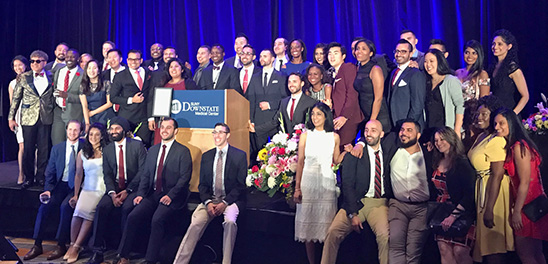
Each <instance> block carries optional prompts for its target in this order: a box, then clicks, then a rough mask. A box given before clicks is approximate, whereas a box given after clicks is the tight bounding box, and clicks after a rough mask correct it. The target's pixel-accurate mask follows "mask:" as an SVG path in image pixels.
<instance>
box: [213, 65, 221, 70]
mask: <svg viewBox="0 0 548 264" xmlns="http://www.w3.org/2000/svg"><path fill="white" fill-rule="evenodd" d="M220 69H221V67H219V66H215V65H213V70H214V71H218V70H220Z"/></svg>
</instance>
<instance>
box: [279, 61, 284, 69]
mask: <svg viewBox="0 0 548 264" xmlns="http://www.w3.org/2000/svg"><path fill="white" fill-rule="evenodd" d="M283 65H284V60H280V66H279V67H278V69H280V70H281V69H282V66H283Z"/></svg>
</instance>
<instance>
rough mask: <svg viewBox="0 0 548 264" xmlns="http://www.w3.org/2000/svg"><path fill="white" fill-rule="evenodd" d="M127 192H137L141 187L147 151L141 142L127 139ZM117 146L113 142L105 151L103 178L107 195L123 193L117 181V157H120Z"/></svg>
mask: <svg viewBox="0 0 548 264" xmlns="http://www.w3.org/2000/svg"><path fill="white" fill-rule="evenodd" d="M125 144H126V150H125V151H126V153H125V155H126V164H125V165H126V166H125V167H124V169H125V171H126V177H127V178H126V190H127V191H128V193H131V192H133V191H137V189H138V187H139V180H140V179H139V172H140V171H141V170H142V169H143V167H144V165H145V159H146V149H145V146H144V145H143V143H142V142H141V141H139V140H135V139H131V138H126V140H125ZM118 151H119V150H118V149H116V144H114V142H111V143H110V144H108V145H106V146H105V148H104V149H103V177H104V179H105V186H106V193H107V194H108V193H109V192H111V191H114V192H116V193H118V192H120V191H122V190H121V189H120V187H119V186H118V184H117V183H116V180H117V179H118V163H117V162H116V155H118Z"/></svg>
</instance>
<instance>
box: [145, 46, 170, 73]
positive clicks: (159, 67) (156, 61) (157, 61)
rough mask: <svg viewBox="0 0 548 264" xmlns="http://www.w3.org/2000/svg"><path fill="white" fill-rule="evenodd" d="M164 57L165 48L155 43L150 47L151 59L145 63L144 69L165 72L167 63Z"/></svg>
mask: <svg viewBox="0 0 548 264" xmlns="http://www.w3.org/2000/svg"><path fill="white" fill-rule="evenodd" d="M163 55H164V46H163V45H162V44H160V43H154V44H152V46H150V56H151V57H152V58H151V59H148V60H146V61H145V63H143V67H145V68H148V69H149V70H150V71H163V70H164V66H165V62H164V60H163Z"/></svg>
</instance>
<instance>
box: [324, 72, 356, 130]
mask: <svg viewBox="0 0 548 264" xmlns="http://www.w3.org/2000/svg"><path fill="white" fill-rule="evenodd" d="M356 73H357V70H356V66H355V65H353V64H352V63H349V62H347V63H344V64H343V65H341V67H340V68H339V72H338V73H337V75H336V76H335V80H334V83H333V92H332V94H331V99H332V100H333V117H334V118H337V117H339V116H344V117H346V118H347V119H348V121H347V122H351V123H359V122H361V121H362V120H363V113H362V111H361V109H360V104H359V102H358V92H357V91H356V89H354V79H356Z"/></svg>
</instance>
